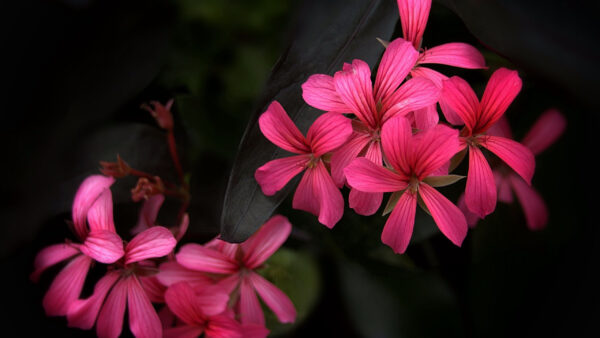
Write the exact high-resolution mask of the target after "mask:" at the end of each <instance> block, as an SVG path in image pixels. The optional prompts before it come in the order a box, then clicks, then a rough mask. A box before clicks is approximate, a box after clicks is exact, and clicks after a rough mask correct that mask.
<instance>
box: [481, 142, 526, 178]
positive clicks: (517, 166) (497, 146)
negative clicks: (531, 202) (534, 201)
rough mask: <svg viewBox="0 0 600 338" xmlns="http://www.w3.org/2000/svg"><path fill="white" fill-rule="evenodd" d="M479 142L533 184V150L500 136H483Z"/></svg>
mask: <svg viewBox="0 0 600 338" xmlns="http://www.w3.org/2000/svg"><path fill="white" fill-rule="evenodd" d="M477 141H478V142H479V143H480V144H481V145H482V146H484V147H486V148H487V149H488V150H489V151H491V152H493V153H494V154H496V155H497V156H498V157H500V158H501V159H502V161H504V163H506V164H508V165H509V166H510V167H511V168H513V170H514V171H515V172H517V174H519V175H520V176H521V177H523V179H524V180H525V181H526V182H527V183H528V184H531V178H532V177H533V173H534V172H535V158H534V156H533V153H532V152H531V150H529V149H528V148H527V147H525V146H524V145H522V144H520V143H519V142H516V141H513V140H510V139H507V138H504V137H498V136H487V135H486V136H481V137H479V138H477Z"/></svg>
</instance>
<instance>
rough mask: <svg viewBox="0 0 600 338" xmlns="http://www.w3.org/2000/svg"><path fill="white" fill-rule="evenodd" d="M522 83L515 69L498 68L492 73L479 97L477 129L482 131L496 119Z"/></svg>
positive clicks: (500, 115) (506, 107)
mask: <svg viewBox="0 0 600 338" xmlns="http://www.w3.org/2000/svg"><path fill="white" fill-rule="evenodd" d="M522 85H523V83H522V81H521V78H520V77H519V74H518V73H517V71H515V70H509V69H506V68H500V69H498V70H496V71H495V72H494V74H492V76H491V77H490V80H489V81H488V84H487V86H486V87H485V92H484V93H483V96H482V97H481V113H480V114H481V115H480V116H479V121H478V122H477V127H476V128H477V131H478V132H484V131H486V130H487V129H488V128H489V127H491V126H492V125H493V124H494V123H496V121H498V120H499V119H500V118H501V117H502V115H503V114H504V112H505V111H506V109H508V106H509V105H510V104H511V103H512V101H513V100H514V99H515V97H516V96H517V94H519V92H520V91H521V87H522Z"/></svg>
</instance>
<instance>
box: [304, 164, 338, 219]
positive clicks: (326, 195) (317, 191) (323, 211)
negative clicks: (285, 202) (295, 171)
mask: <svg viewBox="0 0 600 338" xmlns="http://www.w3.org/2000/svg"><path fill="white" fill-rule="evenodd" d="M292 207H293V208H294V209H299V210H304V211H307V212H310V213H312V214H313V215H315V216H318V217H319V222H320V223H321V224H323V225H325V226H327V227H328V228H330V229H331V228H333V226H334V225H335V224H336V223H337V222H338V221H339V220H340V219H341V218H342V215H343V213H344V198H343V197H342V193H341V192H340V191H339V190H338V188H337V187H336V186H335V184H334V183H333V180H332V179H331V176H330V175H329V172H327V169H326V168H325V165H324V164H323V162H322V161H318V162H317V163H316V166H315V167H314V168H308V169H307V170H306V172H305V173H304V176H302V180H301V181H300V184H298V188H297V189H296V193H295V194H294V200H293V201H292Z"/></svg>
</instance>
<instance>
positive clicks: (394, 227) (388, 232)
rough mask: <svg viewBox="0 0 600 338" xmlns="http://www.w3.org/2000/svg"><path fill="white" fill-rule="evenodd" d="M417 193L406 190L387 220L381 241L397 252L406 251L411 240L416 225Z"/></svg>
mask: <svg viewBox="0 0 600 338" xmlns="http://www.w3.org/2000/svg"><path fill="white" fill-rule="evenodd" d="M416 209H417V195H415V194H413V193H411V192H405V193H403V194H402V196H400V199H399V200H398V204H396V206H395V207H394V210H393V211H392V214H391V215H390V217H389V218H388V220H387V221H386V222H385V226H384V227H383V232H382V233H381V241H382V242H383V243H384V244H386V245H388V246H389V247H391V248H392V249H393V250H394V252H395V253H400V254H401V253H404V251H406V248H407V247H408V243H409V242H410V237H411V236H412V232H413V227H414V225H415V211H416Z"/></svg>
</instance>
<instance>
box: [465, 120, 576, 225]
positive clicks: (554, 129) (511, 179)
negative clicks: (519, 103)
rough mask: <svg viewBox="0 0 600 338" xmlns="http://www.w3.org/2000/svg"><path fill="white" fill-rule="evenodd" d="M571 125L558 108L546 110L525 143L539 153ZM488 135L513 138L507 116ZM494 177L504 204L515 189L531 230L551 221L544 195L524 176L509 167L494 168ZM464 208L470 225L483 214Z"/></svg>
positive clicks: (511, 199)
mask: <svg viewBox="0 0 600 338" xmlns="http://www.w3.org/2000/svg"><path fill="white" fill-rule="evenodd" d="M566 125H567V121H566V120H565V117H564V116H563V115H562V114H561V113H560V112H559V111H558V110H556V109H549V110H547V111H545V112H544V113H543V114H542V115H541V116H540V117H539V118H538V119H537V121H536V122H535V123H534V125H533V127H531V129H530V130H529V132H528V133H527V135H525V138H523V141H522V143H523V145H524V146H526V147H527V148H529V149H530V150H531V152H532V153H533V154H534V155H538V154H540V153H541V152H543V151H544V150H546V148H548V147H549V146H550V145H551V144H553V143H554V142H555V141H556V140H557V139H558V138H559V137H560V135H562V133H563V132H564V130H565V128H566ZM488 134H491V135H496V136H502V137H506V138H512V133H511V130H510V126H509V125H508V122H507V121H506V119H505V118H502V119H500V120H499V121H498V123H497V124H496V125H494V126H493V127H492V128H490V130H489V131H488ZM494 178H495V182H496V188H497V189H498V199H499V200H500V201H501V202H504V203H512V202H513V193H512V192H513V191H514V193H515V195H516V196H517V199H518V200H519V203H520V204H521V208H523V212H524V213H525V220H526V221H527V227H528V228H529V229H530V230H541V229H543V228H544V227H546V224H547V223H548V208H547V207H546V204H545V203H544V199H543V198H542V196H541V195H540V194H539V193H538V192H537V191H536V190H535V189H534V188H533V187H531V186H529V185H527V184H526V183H525V182H524V181H523V179H522V178H521V177H519V176H518V175H516V174H515V173H514V172H513V171H512V170H510V169H508V168H506V166H503V165H502V166H500V168H494ZM461 203H462V204H463V205H464V197H462V196H461V200H460V201H459V206H460V204H461ZM461 209H462V210H463V212H464V213H465V216H466V217H467V221H468V223H469V225H471V226H474V225H475V224H476V223H477V221H478V219H479V217H477V215H474V214H471V215H469V211H468V209H467V210H465V209H466V206H465V207H462V206H461Z"/></svg>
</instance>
